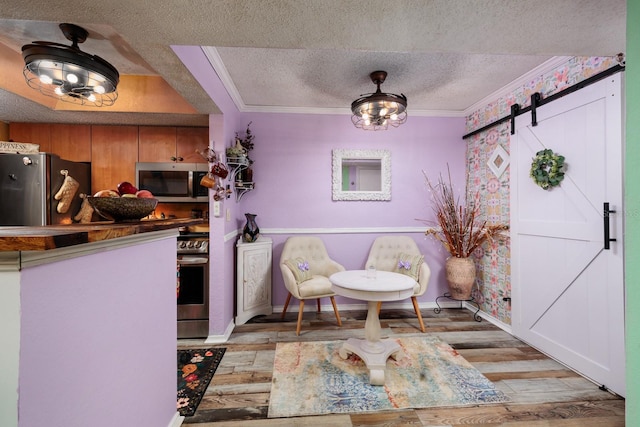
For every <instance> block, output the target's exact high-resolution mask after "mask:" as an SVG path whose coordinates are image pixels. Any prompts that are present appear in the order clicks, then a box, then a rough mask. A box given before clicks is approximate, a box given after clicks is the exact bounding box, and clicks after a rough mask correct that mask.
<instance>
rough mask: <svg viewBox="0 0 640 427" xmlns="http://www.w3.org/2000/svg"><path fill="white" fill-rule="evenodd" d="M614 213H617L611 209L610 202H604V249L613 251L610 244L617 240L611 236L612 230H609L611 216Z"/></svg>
mask: <svg viewBox="0 0 640 427" xmlns="http://www.w3.org/2000/svg"><path fill="white" fill-rule="evenodd" d="M612 213H616V211H614V210H611V209H609V203H608V202H604V215H603V218H604V248H605V249H606V250H609V249H611V245H610V244H609V243H610V242H615V241H616V239H612V238H611V237H609V236H610V229H609V214H612Z"/></svg>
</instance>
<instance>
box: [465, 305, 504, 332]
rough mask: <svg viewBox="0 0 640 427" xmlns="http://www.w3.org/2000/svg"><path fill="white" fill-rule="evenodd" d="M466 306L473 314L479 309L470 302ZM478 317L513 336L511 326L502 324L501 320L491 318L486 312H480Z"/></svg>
mask: <svg viewBox="0 0 640 427" xmlns="http://www.w3.org/2000/svg"><path fill="white" fill-rule="evenodd" d="M464 306H465V308H466V309H467V310H469V311H472V312H474V313H475V312H476V310H478V307H476V306H475V305H473V304H470V303H468V302H465V303H464ZM478 316H480V317H482V318H483V319H484V320H486V321H487V322H489V323H492V324H493V325H495V326H497V327H498V328H500V329H502V330H503V331H505V332H507V333H508V334H510V335H513V328H512V327H511V325H509V324H507V323H504V322H501V321H500V320H498V319H496V318H495V317H493V316H490V315H489V314H487V313H485V312H484V311H478Z"/></svg>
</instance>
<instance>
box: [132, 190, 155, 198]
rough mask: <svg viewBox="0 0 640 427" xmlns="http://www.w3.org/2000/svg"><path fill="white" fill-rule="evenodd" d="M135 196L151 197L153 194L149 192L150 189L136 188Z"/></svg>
mask: <svg viewBox="0 0 640 427" xmlns="http://www.w3.org/2000/svg"><path fill="white" fill-rule="evenodd" d="M136 197H140V198H141V199H153V194H151V191H149V190H138V192H137V193H136Z"/></svg>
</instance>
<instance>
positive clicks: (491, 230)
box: [423, 166, 509, 258]
mask: <svg viewBox="0 0 640 427" xmlns="http://www.w3.org/2000/svg"><path fill="white" fill-rule="evenodd" d="M447 172H448V178H449V180H448V182H445V181H444V179H443V178H442V175H440V177H439V179H438V182H437V184H435V185H434V184H432V183H431V181H430V180H429V178H428V177H427V175H426V173H424V171H423V174H424V176H425V179H426V182H427V186H428V187H429V190H430V191H431V196H432V200H433V211H434V213H435V216H436V223H437V225H438V226H437V227H435V228H430V229H429V230H427V231H426V232H425V235H427V236H433V237H434V238H435V239H436V240H438V241H439V242H440V243H442V245H443V246H444V248H445V249H446V250H447V252H449V253H450V254H451V256H454V257H457V258H467V257H468V256H469V255H471V253H473V251H474V250H476V249H477V248H478V247H479V246H480V245H482V244H483V243H484V242H487V241H493V240H494V239H497V238H504V237H506V235H505V234H504V231H506V230H508V229H509V226H508V225H505V224H488V223H487V221H486V220H482V219H480V218H479V215H480V210H479V207H478V206H476V205H475V204H473V203H472V204H470V205H466V204H465V205H462V204H461V203H460V201H459V199H457V198H456V197H455V195H454V193H453V186H452V184H451V172H450V171H449V168H448V166H447Z"/></svg>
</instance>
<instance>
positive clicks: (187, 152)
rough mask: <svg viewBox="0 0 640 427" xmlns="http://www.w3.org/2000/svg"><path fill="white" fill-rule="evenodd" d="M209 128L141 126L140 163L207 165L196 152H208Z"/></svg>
mask: <svg viewBox="0 0 640 427" xmlns="http://www.w3.org/2000/svg"><path fill="white" fill-rule="evenodd" d="M208 141H209V129H208V128H188V127H174V126H140V128H139V146H138V159H139V160H138V161H140V162H178V163H180V162H183V163H206V162H207V160H206V159H204V158H203V157H202V156H201V155H199V154H198V153H197V152H196V150H202V151H206V149H207V147H208V144H209V143H208Z"/></svg>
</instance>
